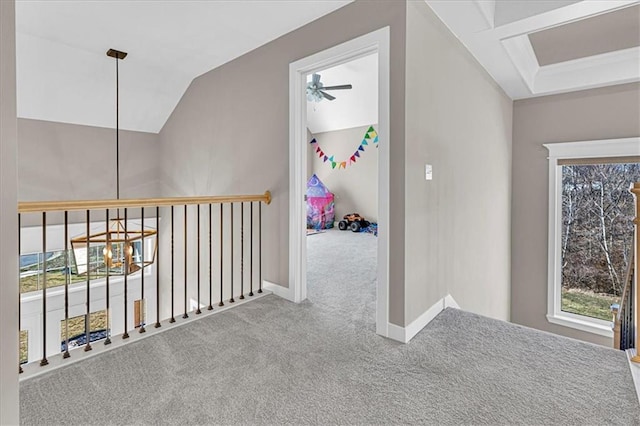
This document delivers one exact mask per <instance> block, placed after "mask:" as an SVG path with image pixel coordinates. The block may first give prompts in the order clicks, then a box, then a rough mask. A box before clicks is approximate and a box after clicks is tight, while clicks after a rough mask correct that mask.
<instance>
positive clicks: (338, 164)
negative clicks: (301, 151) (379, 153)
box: [309, 126, 379, 170]
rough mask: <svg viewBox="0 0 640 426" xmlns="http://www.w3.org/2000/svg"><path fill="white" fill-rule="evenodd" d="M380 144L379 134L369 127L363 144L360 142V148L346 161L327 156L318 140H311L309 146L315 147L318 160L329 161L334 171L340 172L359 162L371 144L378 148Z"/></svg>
mask: <svg viewBox="0 0 640 426" xmlns="http://www.w3.org/2000/svg"><path fill="white" fill-rule="evenodd" d="M378 142H379V136H378V132H376V130H375V129H374V128H373V126H369V128H368V129H367V131H366V132H365V134H364V137H363V138H362V142H360V145H359V146H358V149H357V150H356V151H355V152H354V153H353V155H351V156H350V157H348V158H347V160H345V161H336V159H335V155H331V156H329V155H327V154H326V153H325V152H324V151H323V150H322V148H321V147H320V144H319V143H318V140H317V139H316V138H313V139H311V140H310V141H309V144H310V145H313V146H315V152H316V154H318V158H319V159H321V160H322V162H323V163H326V162H327V161H328V162H329V163H331V168H332V169H334V170H336V169H337V170H340V169H346V168H347V166H351V165H353V164H355V163H356V161H358V158H361V156H360V153H361V152H365V147H366V146H370V144H374V145H375V146H376V148H378Z"/></svg>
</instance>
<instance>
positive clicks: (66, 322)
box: [62, 210, 71, 358]
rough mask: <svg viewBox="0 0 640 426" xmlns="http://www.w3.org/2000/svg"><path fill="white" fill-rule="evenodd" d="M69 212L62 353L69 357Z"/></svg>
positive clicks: (65, 260)
mask: <svg viewBox="0 0 640 426" xmlns="http://www.w3.org/2000/svg"><path fill="white" fill-rule="evenodd" d="M70 272H71V271H70V270H69V212H68V211H66V210H65V212H64V325H65V327H64V354H63V355H62V358H69V357H70V356H71V354H70V353H69V273H70Z"/></svg>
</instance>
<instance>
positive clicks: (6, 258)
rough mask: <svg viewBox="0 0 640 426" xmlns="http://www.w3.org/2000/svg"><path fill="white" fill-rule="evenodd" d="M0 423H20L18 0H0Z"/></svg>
mask: <svg viewBox="0 0 640 426" xmlns="http://www.w3.org/2000/svg"><path fill="white" fill-rule="evenodd" d="M0 58H2V60H0V195H1V196H0V235H2V238H0V283H1V285H0V348H2V349H0V424H2V425H14V424H18V423H19V405H18V303H17V301H18V276H17V273H16V271H17V268H18V238H17V236H18V233H17V232H16V229H18V214H17V212H18V210H17V208H18V195H17V194H18V183H17V178H18V173H17V130H16V129H17V124H16V29H15V2H14V1H13V0H8V1H0Z"/></svg>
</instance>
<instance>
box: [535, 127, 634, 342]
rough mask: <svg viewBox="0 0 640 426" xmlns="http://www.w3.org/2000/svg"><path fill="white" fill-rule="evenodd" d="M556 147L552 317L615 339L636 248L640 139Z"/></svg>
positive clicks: (551, 192) (552, 178)
mask: <svg viewBox="0 0 640 426" xmlns="http://www.w3.org/2000/svg"><path fill="white" fill-rule="evenodd" d="M545 147H546V148H547V149H548V150H549V154H550V155H549V284H548V312H547V319H548V320H549V321H550V322H552V323H556V324H560V325H564V326H568V327H572V328H577V329H580V330H583V331H588V332H592V333H596V334H599V335H603V336H612V332H611V313H610V305H611V304H613V303H618V302H619V298H620V294H621V292H622V285H623V284H622V280H623V277H624V274H625V272H626V268H627V265H628V263H629V259H630V255H631V250H633V244H632V241H633V218H634V213H635V208H634V200H633V196H632V194H631V193H630V192H629V188H630V186H631V185H632V184H633V182H636V181H640V138H629V139H617V140H606V141H586V142H570V143H557V144H546V145H545Z"/></svg>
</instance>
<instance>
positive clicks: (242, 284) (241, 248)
mask: <svg viewBox="0 0 640 426" xmlns="http://www.w3.org/2000/svg"><path fill="white" fill-rule="evenodd" d="M239 299H244V202H241V203H240V297H239Z"/></svg>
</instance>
